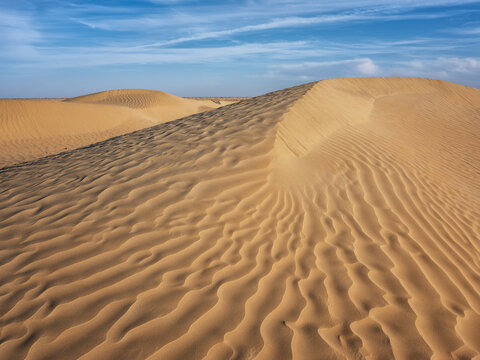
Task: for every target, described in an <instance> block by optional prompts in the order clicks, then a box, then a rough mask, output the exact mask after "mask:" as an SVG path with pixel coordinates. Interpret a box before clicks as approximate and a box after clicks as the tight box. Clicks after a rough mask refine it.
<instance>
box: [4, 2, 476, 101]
mask: <svg viewBox="0 0 480 360" xmlns="http://www.w3.org/2000/svg"><path fill="white" fill-rule="evenodd" d="M366 76H414V77H424V78H434V79H441V80H446V81H451V82H455V83H459V84H462V85H467V86H472V87H476V88H480V1H469V0H417V1H414V0H391V1H379V0H336V1H332V0H328V1H323V0H317V1H315V0H238V1H231V0H223V1H209V0H204V1H201V0H139V1H123V0H117V1H113V0H110V1H101V0H95V1H91V0H85V1H79V0H77V1H75V0H0V97H2V98H8V97H13V98H17V97H71V96H77V95H82V94H86V93H91V92H96V91H103V90H108V89H119V88H142V89H154V90H162V91H166V92H169V93H172V94H175V95H179V96H256V95H260V94H263V93H266V92H269V91H273V90H279V89H283V88H286V87H290V86H294V85H297V84H302V83H306V82H310V81H316V80H322V79H326V78H338V77H366Z"/></svg>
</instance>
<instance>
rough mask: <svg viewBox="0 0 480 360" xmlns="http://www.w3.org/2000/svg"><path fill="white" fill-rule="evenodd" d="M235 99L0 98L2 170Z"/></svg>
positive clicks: (148, 93) (131, 94) (141, 93)
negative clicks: (5, 167) (8, 166)
mask: <svg viewBox="0 0 480 360" xmlns="http://www.w3.org/2000/svg"><path fill="white" fill-rule="evenodd" d="M232 102H233V101H212V100H208V99H206V98H205V99H202V100H200V101H199V100H193V99H185V98H180V97H177V96H174V95H170V94H167V93H164V92H162V91H153V90H142V89H122V90H110V91H103V92H100V93H95V94H89V95H84V96H79V97H76V98H71V99H25V100H20V99H12V100H9V99H0V167H4V166H7V165H12V164H15V163H20V162H24V161H29V160H34V159H38V158H40V157H43V156H46V155H51V154H56V153H59V152H62V151H68V150H72V149H75V148H79V147H82V146H87V145H90V144H93V143H96V142H99V141H102V140H106V139H108V138H111V137H114V136H118V135H122V134H126V133H129V132H132V131H134V130H138V129H143V128H146V127H150V126H152V125H156V124H159V123H163V122H166V121H170V120H174V119H178V118H182V117H184V116H188V115H191V114H195V113H199V112H203V111H207V110H211V109H215V108H218V107H219V106H222V105H225V104H229V103H232Z"/></svg>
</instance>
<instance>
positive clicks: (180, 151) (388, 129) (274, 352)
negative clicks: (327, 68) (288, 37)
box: [0, 78, 480, 360]
mask: <svg viewBox="0 0 480 360" xmlns="http://www.w3.org/2000/svg"><path fill="white" fill-rule="evenodd" d="M90 100H92V101H93V102H95V104H93V105H92V106H95V107H97V106H100V105H98V102H102V101H103V100H102V98H101V97H99V98H97V97H93V98H90ZM90 100H89V101H90ZM122 101H123V100H122ZM108 103H109V104H110V102H108ZM74 105H77V104H76V103H75V104H74ZM59 106H60V105H59ZM62 106H63V105H62ZM69 106H73V105H72V104H69ZM82 106H84V105H83V104H82ZM104 106H110V105H104ZM142 106H143V105H142ZM72 109H73V107H72ZM114 109H117V108H115V107H112V111H113V110H114ZM92 111H93V110H92ZM75 116H77V115H75ZM111 121H114V120H111ZM479 139H480V91H479V90H477V89H473V88H467V87H463V86H460V85H455V84H451V83H447V82H442V81H435V80H425V79H410V78H369V79H337V80H325V81H321V82H318V83H311V84H305V85H302V86H298V87H294V88H290V89H286V90H281V91H277V92H274V93H270V94H266V95H264V96H260V97H257V98H252V99H248V100H245V101H242V102H239V103H236V104H231V105H227V106H224V107H221V108H218V109H216V110H212V111H209V112H204V113H201V114H196V115H192V116H189V117H186V118H182V119H179V120H175V121H171V122H167V123H163V124H159V125H156V126H153V127H150V128H148V129H143V130H139V131H136V132H133V133H130V134H126V135H122V136H119V137H116V138H113V139H110V140H106V141H104V142H100V143H97V144H93V145H91V146H90V147H88V148H82V149H77V150H73V151H70V152H65V153H63V154H59V155H53V156H50V157H47V158H43V159H39V160H37V161H34V162H31V163H27V164H21V165H17V166H14V167H10V168H4V169H2V170H0V182H1V188H0V239H1V241H0V264H1V266H0V354H1V355H0V357H1V358H2V359H22V358H27V359H94V360H96V359H203V358H205V359H393V358H397V359H452V358H453V359H472V358H474V359H480V143H479Z"/></svg>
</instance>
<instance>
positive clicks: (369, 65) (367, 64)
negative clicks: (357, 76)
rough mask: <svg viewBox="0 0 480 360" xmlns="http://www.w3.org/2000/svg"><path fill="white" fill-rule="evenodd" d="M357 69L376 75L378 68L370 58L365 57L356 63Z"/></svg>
mask: <svg viewBox="0 0 480 360" xmlns="http://www.w3.org/2000/svg"><path fill="white" fill-rule="evenodd" d="M357 69H358V71H359V72H360V73H361V74H363V75H367V76H373V75H377V74H378V73H379V68H378V66H377V65H375V63H374V62H373V61H372V60H371V59H365V60H364V61H363V62H362V63H360V64H358V65H357Z"/></svg>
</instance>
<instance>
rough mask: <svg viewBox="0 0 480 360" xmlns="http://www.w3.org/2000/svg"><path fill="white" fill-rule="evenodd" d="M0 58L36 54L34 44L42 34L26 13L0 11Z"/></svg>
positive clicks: (39, 39)
mask: <svg viewBox="0 0 480 360" xmlns="http://www.w3.org/2000/svg"><path fill="white" fill-rule="evenodd" d="M0 34H2V35H1V36H0V58H3V59H12V58H18V57H25V56H32V55H34V54H36V52H37V51H36V48H35V44H36V43H39V42H40V41H41V40H42V35H41V34H40V32H39V31H37V30H36V29H35V27H34V25H33V19H32V17H31V16H29V15H27V14H18V13H16V12H12V11H8V10H2V11H0Z"/></svg>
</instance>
